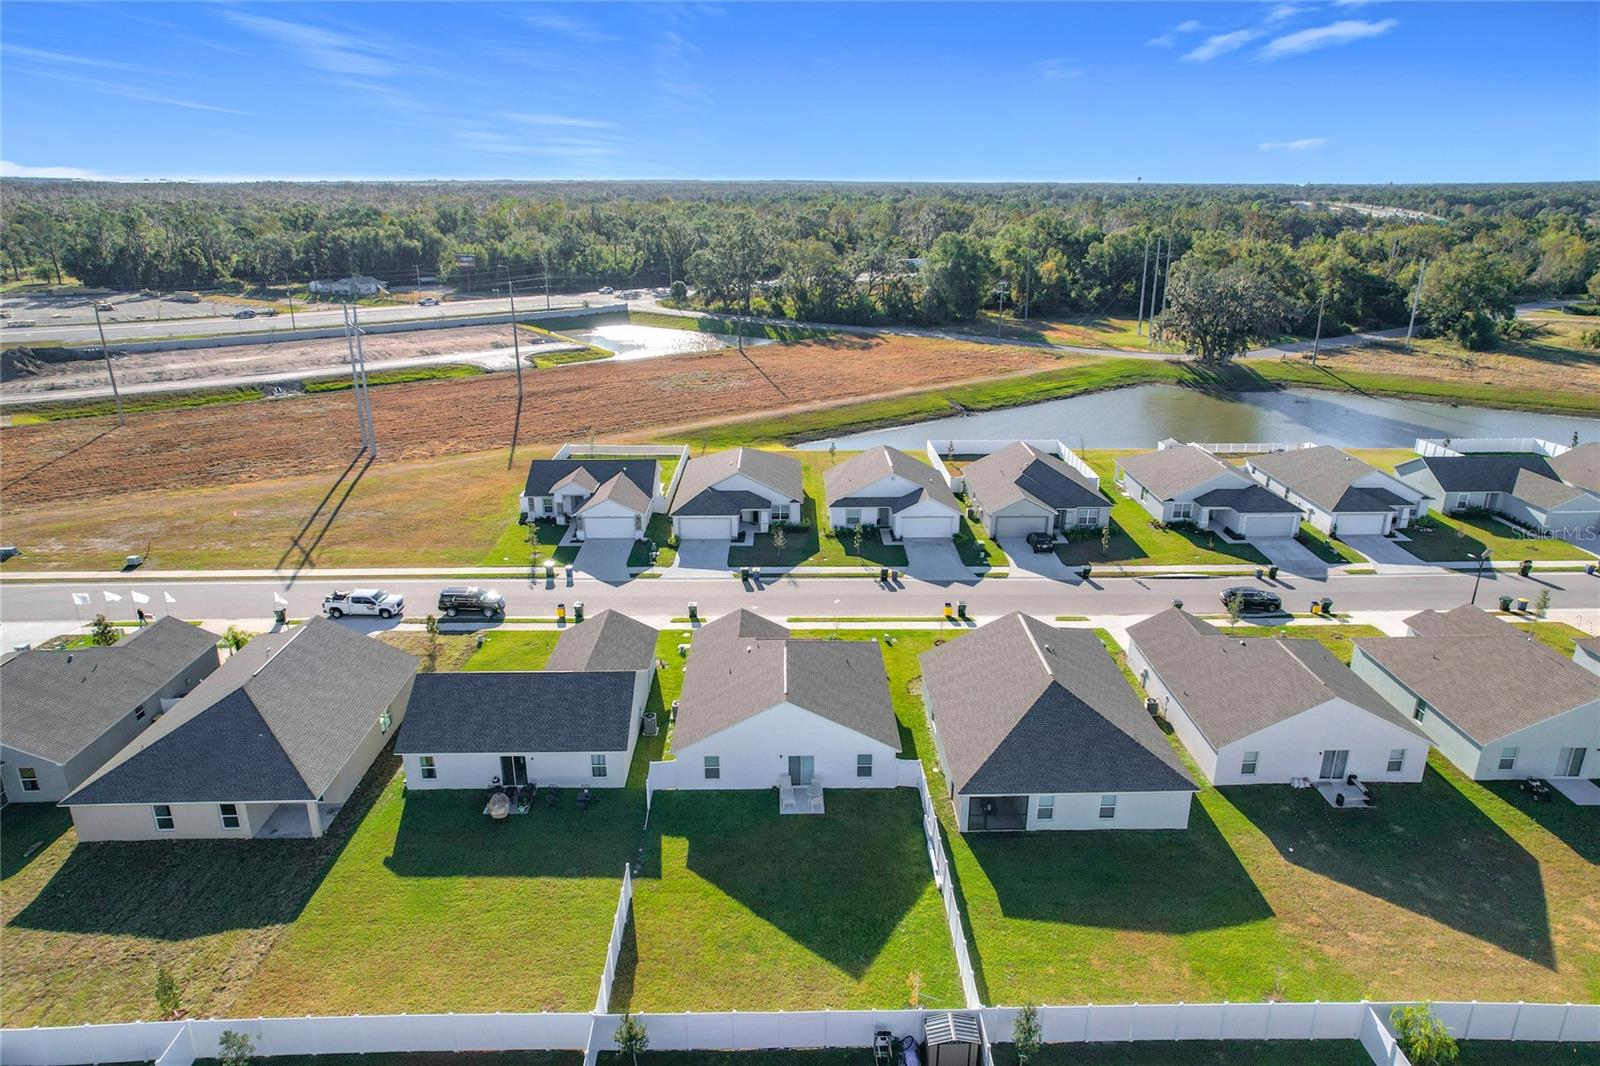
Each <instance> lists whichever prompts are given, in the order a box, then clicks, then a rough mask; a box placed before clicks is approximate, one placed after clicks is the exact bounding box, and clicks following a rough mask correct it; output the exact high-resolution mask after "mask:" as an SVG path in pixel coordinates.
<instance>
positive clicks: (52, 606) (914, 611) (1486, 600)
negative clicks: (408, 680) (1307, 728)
mask: <svg viewBox="0 0 1600 1066" xmlns="http://www.w3.org/2000/svg"><path fill="white" fill-rule="evenodd" d="M1473 582H1474V576H1473V575H1472V574H1470V573H1455V572H1427V573H1415V574H1410V573H1408V574H1392V575H1391V574H1368V575H1356V576H1347V575H1342V574H1339V575H1334V576H1332V577H1330V578H1329V579H1328V580H1326V581H1311V580H1306V579H1303V578H1296V577H1291V578H1288V579H1287V580H1279V581H1276V582H1273V581H1261V582H1256V581H1254V580H1250V579H1241V578H1237V577H1234V578H1223V577H1217V578H1171V577H1163V578H1136V577H1106V578H1091V579H1090V582H1089V583H1088V584H1086V585H1069V584H1063V583H1060V582H1056V581H1051V580H1047V579H1041V578H1023V577H1013V578H1006V579H989V580H985V581H982V582H978V583H976V584H970V585H959V584H958V585H948V586H947V585H940V584H929V583H925V582H920V581H916V580H908V581H907V582H906V583H905V585H904V586H903V587H900V588H897V589H894V590H888V589H884V588H883V587H881V586H880V585H878V583H877V582H876V581H873V580H870V579H863V578H797V579H783V578H778V579H775V580H773V581H770V582H769V583H768V584H767V585H766V586H765V587H763V588H755V589H752V588H747V587H745V586H743V585H741V584H740V583H739V582H737V581H735V580H732V579H731V578H714V579H706V580H677V579H672V578H654V579H638V580H634V581H630V582H627V583H626V584H622V585H616V586H613V585H608V584H606V583H605V582H602V581H599V580H596V579H593V578H589V577H586V576H584V575H581V574H580V575H578V576H576V577H575V578H574V580H573V583H572V584H568V583H567V582H566V581H565V580H564V579H562V578H559V577H558V578H557V579H556V581H555V582H554V583H553V584H551V583H547V582H545V581H543V580H540V581H539V582H537V583H536V584H533V583H529V582H528V581H526V580H510V581H508V580H503V579H500V580H492V581H484V582H481V583H482V584H488V585H492V586H494V587H495V588H497V589H498V590H499V591H500V592H501V593H502V594H504V595H505V597H506V602H507V613H508V614H509V615H510V616H511V617H514V618H515V617H550V616H553V615H554V614H555V607H556V604H557V603H565V604H567V606H568V608H569V609H570V608H571V606H572V604H573V603H574V602H575V601H578V600H581V601H583V603H584V606H585V609H586V610H587V611H588V612H589V613H593V612H595V611H599V610H602V609H605V608H608V607H609V608H614V609H617V610H620V611H624V612H626V613H628V614H630V615H634V616H636V617H639V618H641V619H644V620H647V621H652V622H656V623H661V622H665V621H666V620H668V619H670V618H673V617H677V616H682V615H685V614H686V613H687V609H688V603H689V601H691V600H693V601H695V602H697V603H698V604H699V606H700V610H701V612H702V613H703V614H704V615H706V616H710V617H715V616H716V615H719V614H723V613H725V612H727V611H730V610H733V609H734V608H736V607H748V608H751V609H752V610H756V611H760V612H761V613H763V614H767V615H770V616H773V617H780V618H781V617H792V616H797V615H803V616H816V617H830V618H831V617H846V618H848V617H871V616H890V615H894V616H902V615H937V614H938V613H939V612H940V611H941V610H942V609H943V606H944V604H945V602H946V601H952V602H953V601H956V600H966V601H967V603H968V605H969V610H970V611H971V613H973V614H975V615H977V616H979V617H980V618H992V617H996V616H999V615H1002V614H1006V613H1009V612H1011V611H1018V610H1020V611H1026V612H1028V613H1031V614H1035V615H1038V616H1040V617H1043V618H1046V619H1050V618H1054V617H1055V616H1056V615H1089V616H1101V615H1140V614H1151V613H1154V612H1156V611H1159V610H1161V609H1163V608H1165V607H1167V606H1168V605H1170V604H1171V602H1172V601H1173V600H1174V599H1182V600H1183V601H1184V602H1185V604H1186V605H1188V606H1189V607H1190V608H1191V609H1193V610H1199V611H1207V612H1215V611H1220V610H1221V609H1222V608H1221V602H1220V596H1221V591H1222V590H1223V589H1224V588H1227V587H1229V586H1231V585H1239V584H1250V585H1259V586H1260V587H1263V588H1269V589H1272V590H1274V591H1276V592H1278V593H1279V594H1280V595H1281V596H1282V597H1283V600H1284V605H1285V607H1286V608H1287V609H1288V610H1290V611H1295V612H1305V611H1307V610H1309V607H1310V602H1311V600H1312V598H1314V597H1315V598H1321V597H1323V596H1328V597H1331V598H1332V599H1333V600H1334V604H1335V609H1336V610H1338V611H1339V612H1340V613H1344V612H1346V611H1380V612H1393V611H1419V610H1423V609H1426V608H1448V607H1454V606H1458V605H1460V604H1463V603H1466V602H1467V601H1468V599H1469V597H1470V596H1471V595H1472V591H1473ZM459 583H461V582H460V580H459V579H447V578H432V579H426V580H417V579H408V580H401V581H376V580H363V581H361V582H359V584H362V585H378V586H381V587H383V588H386V589H388V590H389V591H391V592H397V593H400V594H402V595H404V596H405V598H406V601H407V609H406V614H407V615H410V616H412V617H419V616H421V615H424V614H428V613H430V612H431V611H433V610H434V609H435V604H436V600H435V597H436V596H437V595H438V591H439V589H440V588H441V587H443V586H444V585H446V584H459ZM354 584H358V582H351V581H348V580H347V581H341V582H338V583H337V584H336V583H334V582H330V581H327V580H323V579H309V580H302V581H297V582H295V583H294V584H293V585H288V584H286V583H285V582H280V581H260V580H256V581H233V580H224V581H211V580H199V581H167V582H160V581H157V582H141V581H139V580H137V578H134V579H132V580H125V579H122V578H120V577H119V578H117V579H115V580H107V581H99V582H63V583H54V582H51V583H34V582H4V583H0V621H4V622H7V623H18V622H34V621H59V622H67V623H73V622H76V621H77V620H78V618H79V616H80V615H81V616H82V617H84V618H88V617H91V616H92V615H93V614H95V613H99V612H104V613H106V614H107V615H108V617H110V618H112V619H113V620H116V619H125V618H132V617H133V613H134V604H133V602H132V600H131V598H130V597H129V596H128V593H129V592H130V591H134V590H137V591H139V592H142V593H144V594H146V595H148V596H150V597H151V600H152V603H151V605H150V607H149V608H148V609H149V610H151V611H153V612H155V613H159V612H160V610H161V609H162V604H163V600H162V595H161V594H162V592H169V593H171V594H172V595H173V596H174V597H175V598H176V600H177V603H176V605H175V606H173V607H172V611H173V613H175V614H178V615H180V616H182V617H185V618H198V619H249V618H267V617H270V615H271V613H272V607H273V594H274V593H275V592H276V593H278V594H280V595H282V596H283V597H284V598H285V599H287V600H288V601H289V614H290V616H291V617H295V618H301V617H306V616H309V615H311V614H315V613H317V612H318V610H319V609H320V606H321V602H322V598H323V596H324V595H326V594H327V592H329V591H330V590H332V589H333V588H335V587H339V588H349V587H351V586H352V585H354ZM1542 589H1549V590H1550V592H1551V606H1552V607H1554V608H1558V609H1572V610H1584V609H1589V610H1594V609H1597V608H1600V578H1595V577H1589V576H1587V575H1585V574H1582V573H1555V574H1542V575H1536V576H1534V577H1532V578H1524V577H1519V576H1517V575H1516V574H1515V573H1498V574H1497V573H1494V572H1490V573H1486V574H1485V575H1484V577H1483V585H1482V588H1481V589H1480V590H1479V592H1478V603H1479V604H1487V605H1491V606H1492V605H1493V604H1494V602H1495V600H1496V598H1497V597H1498V596H1501V595H1512V596H1526V597H1528V598H1529V599H1530V600H1532V599H1535V598H1536V597H1537V596H1538V595H1539V592H1540V590H1542ZM102 590H110V591H111V592H114V593H119V594H121V595H122V597H123V599H122V601H121V602H120V603H111V604H107V603H105V602H104V600H103V597H102V596H101V592H102ZM73 592H86V593H89V594H90V596H91V597H92V601H93V602H92V604H91V605H90V606H88V607H82V608H78V609H76V610H75V609H74V607H73V604H72V597H71V593H73Z"/></svg>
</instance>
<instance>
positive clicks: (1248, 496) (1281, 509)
mask: <svg viewBox="0 0 1600 1066" xmlns="http://www.w3.org/2000/svg"><path fill="white" fill-rule="evenodd" d="M1194 502H1195V503H1197V504H1199V505H1200V506H1201V507H1230V508H1232V509H1233V510H1235V511H1238V512H1239V513H1240V514H1289V513H1290V512H1293V513H1295V514H1299V513H1300V508H1298V507H1296V506H1295V505H1294V504H1292V503H1290V502H1289V501H1288V500H1286V499H1284V498H1283V497H1282V496H1279V495H1278V494H1277V493H1275V492H1268V491H1267V490H1266V489H1265V488H1263V487H1262V486H1260V485H1257V484H1254V483H1251V484H1250V485H1247V486H1242V487H1240V488H1237V489H1212V490H1211V491H1210V492H1202V493H1201V494H1200V495H1198V496H1196V497H1195V498H1194Z"/></svg>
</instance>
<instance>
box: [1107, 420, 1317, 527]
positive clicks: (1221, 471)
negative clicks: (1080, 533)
mask: <svg viewBox="0 0 1600 1066" xmlns="http://www.w3.org/2000/svg"><path fill="white" fill-rule="evenodd" d="M1116 477H1117V484H1118V486H1120V487H1121V489H1122V491H1123V493H1124V494H1126V495H1127V496H1129V497H1131V498H1133V499H1134V500H1136V501H1138V503H1139V506H1140V507H1143V508H1144V509H1145V510H1146V511H1148V512H1150V515H1151V517H1153V518H1155V519H1157V520H1158V521H1161V522H1166V523H1185V524H1192V525H1193V526H1195V528H1197V529H1220V530H1225V531H1227V532H1228V533H1230V534H1232V535H1233V536H1235V537H1242V538H1244V539H1245V540H1260V539H1263V538H1272V537H1292V536H1294V535H1295V534H1296V533H1298V532H1300V508H1298V507H1296V506H1295V505H1294V504H1292V503H1290V502H1289V501H1288V500H1286V499H1284V498H1283V497H1282V496H1278V495H1275V494H1273V493H1271V492H1268V491H1267V490H1266V489H1265V488H1263V487H1261V486H1260V485H1258V484H1256V483H1255V482H1254V481H1253V480H1251V479H1250V477H1249V476H1248V475H1246V474H1245V473H1244V472H1243V471H1242V470H1239V469H1238V468H1236V467H1232V466H1229V465H1228V464H1227V463H1224V462H1223V461H1222V460H1220V459H1218V458H1217V457H1216V456H1214V455H1212V454H1211V453H1210V452H1208V451H1206V450H1205V449H1204V448H1198V447H1196V446H1195V445H1193V444H1178V445H1173V446H1172V447H1167V448H1162V449H1160V450H1159V451H1154V452H1143V453H1141V454H1139V455H1129V456H1126V457H1125V458H1122V459H1118V460H1117V467H1116Z"/></svg>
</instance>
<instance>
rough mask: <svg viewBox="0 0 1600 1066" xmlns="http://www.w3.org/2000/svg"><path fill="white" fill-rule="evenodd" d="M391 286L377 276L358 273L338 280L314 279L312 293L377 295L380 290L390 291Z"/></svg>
mask: <svg viewBox="0 0 1600 1066" xmlns="http://www.w3.org/2000/svg"><path fill="white" fill-rule="evenodd" d="M388 291H389V287H388V286H387V285H385V284H384V283H383V282H381V281H379V280H378V279H377V278H374V277H368V276H367V275H366V274H357V275H356V276H354V277H349V278H340V279H339V280H338V281H313V282H312V283H311V295H313V296H376V295H377V294H378V293H380V292H388Z"/></svg>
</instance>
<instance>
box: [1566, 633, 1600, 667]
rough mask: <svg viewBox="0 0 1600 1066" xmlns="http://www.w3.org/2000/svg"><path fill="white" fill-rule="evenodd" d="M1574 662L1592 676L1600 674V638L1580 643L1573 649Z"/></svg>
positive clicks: (1591, 638) (1592, 638)
mask: <svg viewBox="0 0 1600 1066" xmlns="http://www.w3.org/2000/svg"><path fill="white" fill-rule="evenodd" d="M1572 661H1573V662H1575V663H1577V664H1578V665H1579V666H1581V667H1583V668H1584V669H1585V670H1587V671H1589V672H1590V673H1591V674H1600V637H1590V638H1589V639H1588V640H1580V641H1578V642H1577V644H1575V645H1574V646H1573V648H1572Z"/></svg>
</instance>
